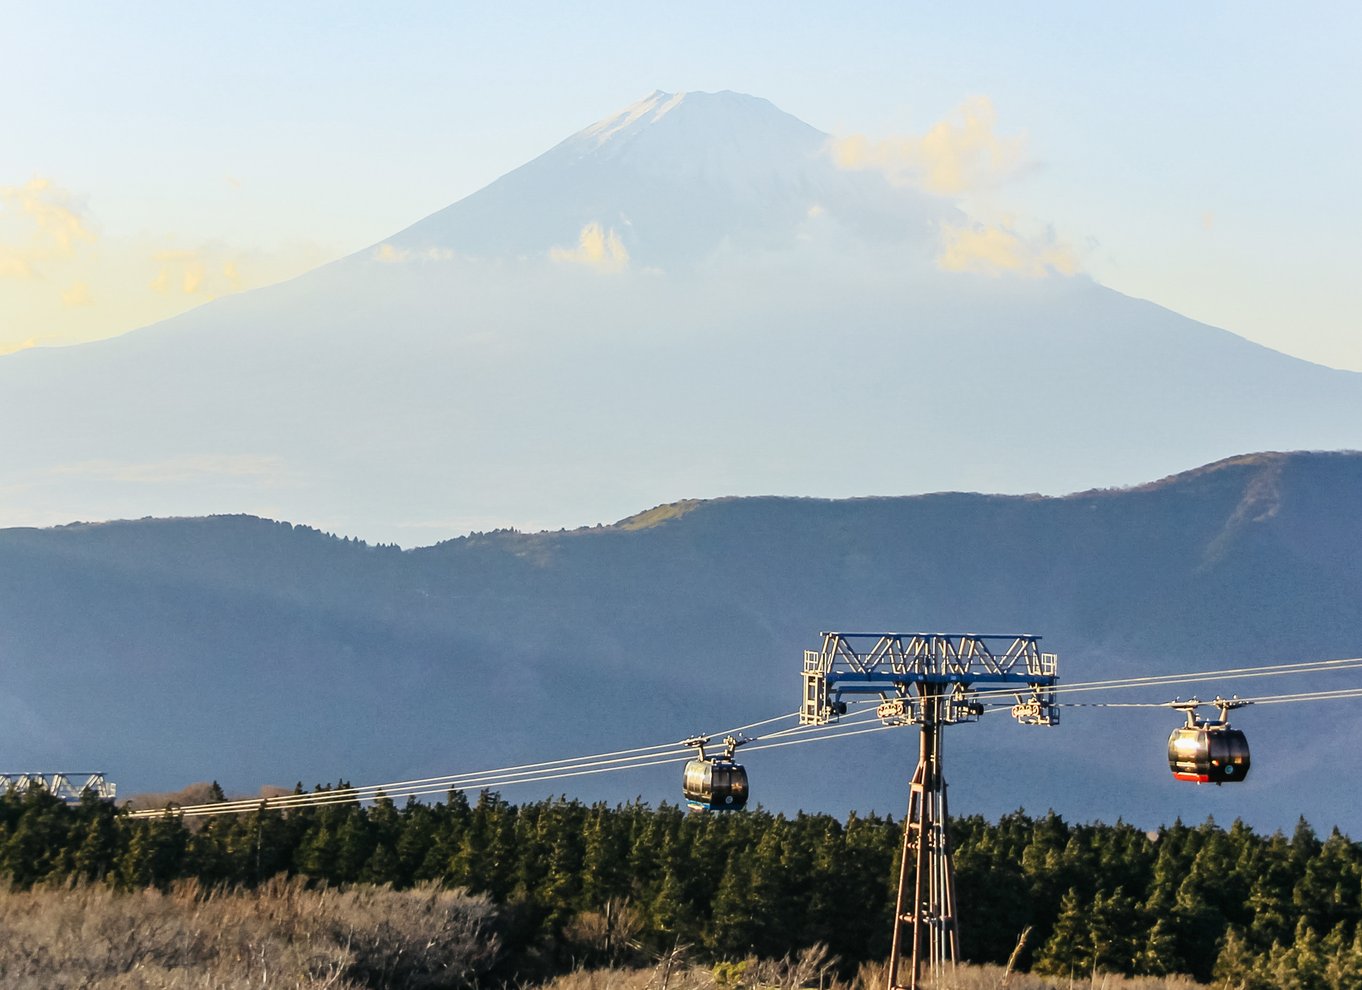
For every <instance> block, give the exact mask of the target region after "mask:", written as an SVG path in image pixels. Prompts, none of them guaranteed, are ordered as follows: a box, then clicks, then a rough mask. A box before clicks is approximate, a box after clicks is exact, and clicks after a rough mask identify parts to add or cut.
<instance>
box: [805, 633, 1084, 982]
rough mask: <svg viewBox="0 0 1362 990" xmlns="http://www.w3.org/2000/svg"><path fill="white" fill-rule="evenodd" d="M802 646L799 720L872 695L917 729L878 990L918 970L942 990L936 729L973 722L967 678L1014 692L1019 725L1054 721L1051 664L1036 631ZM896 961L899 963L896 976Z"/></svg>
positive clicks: (949, 918)
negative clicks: (884, 975)
mask: <svg viewBox="0 0 1362 990" xmlns="http://www.w3.org/2000/svg"><path fill="white" fill-rule="evenodd" d="M822 636H823V644H822V647H821V648H820V649H818V650H806V651H805V652H804V700H803V705H802V707H801V709H800V714H799V720H800V723H801V724H804V725H827V724H830V723H835V722H836V721H837V720H838V719H840V718H841V717H842V716H843V715H844V714H846V712H847V707H848V701H847V696H852V695H878V696H879V698H880V703H879V705H878V706H877V708H876V715H877V716H878V717H879V718H880V719H881V720H883V721H884V722H885V724H886V725H890V726H892V725H917V726H918V727H919V733H918V761H917V767H916V769H915V770H914V771H913V777H912V780H911V781H910V783H909V786H908V813H907V815H906V816H905V819H904V827H903V852H902V856H901V857H900V866H899V889H898V897H897V900H896V902H895V907H894V931H893V940H892V945H891V948H890V953H889V974H888V987H887V990H919V988H920V987H922V986H923V984H924V980H923V977H924V970H925V971H926V973H927V974H929V982H930V984H931V985H932V986H941V985H943V981H944V980H945V979H946V978H947V977H948V974H949V973H950V972H952V971H953V970H954V968H955V964H956V961H957V960H958V959H959V956H960V922H959V917H958V916H957V914H956V906H955V904H956V902H955V870H954V864H953V861H952V858H951V848H950V836H949V834H948V832H947V819H948V812H947V806H946V777H945V774H944V773H943V771H942V750H941V733H942V730H943V729H944V728H945V727H946V726H947V725H954V724H957V723H960V722H974V721H977V720H978V718H979V716H980V714H982V712H983V710H984V708H983V705H982V704H980V703H979V702H978V701H977V700H976V699H975V697H974V686H975V685H976V684H987V685H995V686H997V688H998V689H999V690H1006V691H1009V692H1011V693H1012V694H1013V696H1014V699H1015V703H1014V704H1013V705H1012V715H1013V717H1014V718H1016V719H1017V721H1018V722H1020V723H1022V724H1023V725H1055V724H1057V723H1058V721H1059V711H1058V709H1056V708H1055V705H1054V701H1055V685H1056V683H1057V682H1058V680H1059V660H1058V657H1057V656H1056V655H1055V654H1053V653H1042V652H1041V651H1040V637H1039V636H1031V635H980V634H977V633H964V634H959V633H867V632H854V633H840V632H825V633H823V634H822ZM905 957H906V961H907V963H908V965H907V967H906V975H905V966H904V962H905Z"/></svg>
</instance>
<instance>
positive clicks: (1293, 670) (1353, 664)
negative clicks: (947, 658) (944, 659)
mask: <svg viewBox="0 0 1362 990" xmlns="http://www.w3.org/2000/svg"><path fill="white" fill-rule="evenodd" d="M1358 667H1362V657H1348V658H1344V659H1338V660H1308V661H1305V662H1303V663H1289V664H1267V665H1263V666H1257V667H1230V668H1225V669H1223V670H1207V671H1201V672H1191V673H1180V674H1151V675H1149V676H1147V677H1117V678H1112V679H1110V680H1105V681H1082V682H1079V683H1077V684H1065V685H1064V686H1063V687H1062V688H1060V689H1059V690H1062V691H1063V692H1064V693H1065V694H1080V693H1085V692H1090V691H1107V690H1119V689H1125V688H1143V687H1161V686H1172V685H1179V684H1197V683H1201V682H1203V681H1224V680H1243V679H1248V678H1254V677H1282V676H1289V675H1291V674H1315V673H1324V672H1328V671H1334V670H1353V669H1356V668H1358ZM1014 693H1015V689H1009V688H990V689H988V690H983V691H976V692H974V696H975V697H976V698H979V699H981V700H983V699H987V698H988V697H990V696H998V695H1004V694H1007V695H1010V694H1014Z"/></svg>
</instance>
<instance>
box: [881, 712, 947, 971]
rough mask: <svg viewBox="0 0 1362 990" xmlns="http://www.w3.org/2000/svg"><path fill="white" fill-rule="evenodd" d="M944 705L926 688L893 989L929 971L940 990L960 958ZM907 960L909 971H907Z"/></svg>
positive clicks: (897, 911)
mask: <svg viewBox="0 0 1362 990" xmlns="http://www.w3.org/2000/svg"><path fill="white" fill-rule="evenodd" d="M924 687H925V686H924ZM939 705H940V698H939V696H937V695H935V694H927V693H926V691H925V690H924V692H923V696H922V712H923V720H922V725H921V733H920V737H919V738H920V744H919V752H918V763H917V769H916V770H915V771H914V773H913V779H912V782H911V783H910V785H909V788H908V814H907V817H906V818H905V820H904V823H903V855H902V857H901V862H900V867H899V891H898V898H897V901H896V903H895V907H894V937H893V942H892V947H891V949H890V955H889V980H888V990H919V988H920V987H922V986H923V985H924V982H923V980H924V972H923V971H924V969H926V970H927V972H928V973H929V974H930V977H931V981H932V983H933V984H934V985H935V986H936V987H938V988H939V987H940V986H941V978H942V977H943V976H944V975H945V974H946V973H947V972H948V971H949V970H951V969H953V968H954V966H955V962H956V959H957V958H958V957H959V948H960V932H959V926H958V923H957V921H956V917H955V871H954V867H953V864H952V860H951V851H950V842H949V838H948V836H947V833H946V814H947V812H946V780H945V777H944V776H943V775H942V773H941V728H942V726H941V722H940V719H939V714H940V708H939ZM905 956H907V957H908V958H907V959H906V960H905V959H904V957H905ZM905 962H907V963H908V966H907V972H906V974H905V973H902V972H901V971H902V970H903V969H904V963H905ZM905 975H906V977H907V981H906V982H905V981H904V976H905Z"/></svg>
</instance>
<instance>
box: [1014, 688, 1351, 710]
mask: <svg viewBox="0 0 1362 990" xmlns="http://www.w3.org/2000/svg"><path fill="white" fill-rule="evenodd" d="M1352 698H1362V687H1351V688H1337V689H1336V690H1333V691H1303V692H1301V693H1299V694H1265V695H1260V696H1258V697H1256V698H1240V697H1239V696H1238V695H1235V697H1234V699H1233V700H1234V701H1237V702H1241V703H1242V704H1245V705H1285V704H1295V703H1298V702H1305V701H1309V702H1315V701H1346V700H1348V699H1352ZM1177 704H1178V702H1176V701H1061V702H1057V703H1056V707H1057V708H1174V707H1176V706H1177ZM987 707H989V708H1006V707H1008V706H1007V705H1003V704H998V703H993V704H989V705H988V706H987Z"/></svg>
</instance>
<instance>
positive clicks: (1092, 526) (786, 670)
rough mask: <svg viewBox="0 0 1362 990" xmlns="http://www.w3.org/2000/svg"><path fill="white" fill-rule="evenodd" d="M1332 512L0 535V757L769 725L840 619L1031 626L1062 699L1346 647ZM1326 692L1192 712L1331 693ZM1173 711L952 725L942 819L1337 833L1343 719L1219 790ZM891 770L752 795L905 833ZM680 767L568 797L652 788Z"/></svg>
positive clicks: (1024, 500)
mask: <svg viewBox="0 0 1362 990" xmlns="http://www.w3.org/2000/svg"><path fill="white" fill-rule="evenodd" d="M1359 500H1362V454H1358V453H1275V454H1257V455H1251V456H1244V457H1236V458H1231V459H1229V460H1226V461H1222V462H1219V463H1217V464H1213V465H1209V466H1207V467H1204V468H1201V469H1198V470H1195V471H1190V472H1185V473H1183V474H1180V475H1175V476H1172V477H1169V478H1165V479H1162V480H1161V481H1159V482H1156V483H1152V484H1149V485H1143V486H1140V487H1137V488H1131V489H1122V490H1105V491H1090V492H1082V493H1077V494H1072V495H1068V496H1063V497H1049V496H1039V495H1030V496H993V495H978V494H967V493H941V494H935V495H923V496H914V497H902V498H860V499H849V500H822V499H783V498H732V499H720V500H713V501H699V502H687V503H679V504H676V505H672V506H662V507H658V508H655V509H653V510H649V511H648V512H645V513H641V514H639V515H636V516H632V517H628V518H625V519H622V520H620V521H619V522H617V523H615V524H613V525H610V526H598V527H592V528H582V529H577V530H570V531H568V530H565V531H561V532H537V533H519V532H515V531H510V530H501V531H495V532H489V533H475V534H470V535H468V536H464V537H460V538H458V539H453V540H449V541H446V542H443V543H440V544H437V545H434V546H430V547H426V548H422V549H419V550H410V551H402V550H399V549H398V548H396V547H392V546H370V545H367V544H363V543H361V542H358V541H354V540H345V539H338V538H335V537H332V536H329V535H326V534H323V533H321V532H319V531H317V530H314V529H310V528H308V527H303V526H292V525H289V524H287V523H279V522H271V521H268V520H263V519H258V518H253V517H247V516H219V517H209V518H190V519H168V520H155V519H146V520H140V521H127V522H117V523H106V524H74V525H69V526H62V527H57V528H52V529H9V530H0V663H3V671H4V679H5V690H4V692H3V693H2V694H0V752H3V753H4V754H5V762H7V763H9V764H11V766H13V767H15V768H33V769H42V768H49V769H51V768H55V769H60V768H62V767H63V766H75V765H76V764H80V765H81V766H93V765H98V766H99V767H100V768H102V769H104V770H106V771H108V772H109V773H110V774H111V776H112V777H113V778H114V779H116V780H118V782H119V783H120V785H121V786H122V787H124V789H125V790H127V791H128V792H132V791H136V790H149V789H157V790H169V789H173V788H175V787H178V786H182V785H183V784H184V783H186V782H188V781H190V780H201V779H206V778H210V777H212V778H216V779H218V780H220V781H221V782H222V783H223V785H224V786H225V787H227V788H228V789H230V790H236V791H251V790H254V789H256V788H257V787H258V786H259V785H260V784H262V783H272V784H282V785H285V786H288V785H291V784H292V783H293V782H294V781H296V780H301V781H302V782H303V783H304V784H305V785H311V784H313V783H318V782H324V781H330V780H336V779H339V778H341V777H344V778H345V779H348V780H352V781H355V782H357V783H366V782H374V783H377V782H381V781H384V780H398V779H404V778H409V777H418V776H429V775H431V774H437V773H445V772H455V771H462V770H471V769H479V768H484V767H496V766H507V765H511V764H517V763H521V762H530V761H533V760H536V759H546V758H558V757H563V756H572V755H576V754H581V753H591V752H600V751H606V750H614V749H619V748H620V747H622V746H631V745H637V744H645V743H657V742H666V741H668V740H669V739H673V738H675V739H680V738H682V737H684V736H686V735H688V734H690V733H692V732H695V731H703V730H712V729H718V728H723V727H725V726H731V725H738V724H744V723H747V722H751V721H754V720H756V719H759V718H765V717H769V716H772V715H776V714H779V713H781V712H788V711H793V710H794V708H795V707H796V706H797V704H798V700H799V694H798V692H799V687H798V681H799V671H800V660H801V656H802V650H804V649H805V648H809V647H812V646H815V645H816V643H817V637H818V633H819V632H820V631H822V630H825V629H838V628H840V629H853V628H854V629H894V630H901V631H911V630H924V631H934V630H946V631H968V630H980V629H983V630H988V631H1004V632H1006V631H1016V632H1027V633H1037V634H1041V635H1043V636H1044V637H1045V645H1046V647H1047V648H1048V649H1053V650H1056V651H1057V652H1058V653H1059V655H1060V658H1061V674H1062V678H1063V679H1064V680H1066V681H1068V682H1078V681H1089V680H1094V679H1103V678H1109V677H1117V676H1127V675H1132V674H1148V673H1160V672H1181V671H1189V670H1198V669H1212V668H1222V667H1228V666H1243V665H1247V664H1253V663H1266V662H1274V661H1290V660H1307V659H1318V658H1331V657H1345V656H1347V657H1351V656H1359V655H1362V566H1359V562H1358V550H1359V548H1362V517H1360V516H1359V514H1358V513H1357V512H1356V506H1357V505H1358V504H1359ZM1321 676H1327V677H1328V678H1331V679H1330V680H1329V683H1328V684H1323V683H1322V682H1321V680H1320V679H1319V678H1309V679H1294V680H1285V681H1281V682H1279V681H1275V680H1274V681H1271V682H1247V683H1246V684H1243V685H1240V684H1231V685H1226V684H1215V685H1209V686H1207V687H1206V689H1205V690H1204V691H1203V693H1214V692H1215V691H1216V690H1222V691H1223V690H1237V691H1239V692H1240V693H1241V694H1245V693H1255V692H1258V691H1260V690H1261V691H1262V692H1263V693H1280V692H1284V691H1288V690H1291V691H1295V690H1306V689H1311V688H1318V687H1321V686H1323V687H1336V686H1338V687H1341V686H1346V685H1347V683H1348V678H1349V677H1350V675H1348V674H1336V675H1321ZM1195 690H1196V688H1194V687H1180V688H1173V689H1168V692H1167V693H1166V694H1153V695H1151V694H1149V693H1148V692H1141V693H1139V695H1138V697H1130V698H1128V699H1127V698H1124V697H1123V698H1118V699H1115V700H1138V701H1167V700H1171V695H1172V693H1173V692H1177V693H1180V694H1181V695H1182V696H1184V697H1185V696H1187V695H1189V694H1191V693H1193V692H1194V691H1195ZM1075 700H1085V699H1081V698H1076V699H1075ZM1174 721H1175V720H1174V719H1170V717H1169V713H1167V712H1159V711H1149V710H1140V709H1094V708H1074V709H1066V710H1065V712H1064V723H1063V724H1062V725H1061V726H1059V727H1058V728H1056V729H1054V730H1036V729H1026V728H1022V727H1018V726H1015V725H1012V724H1010V722H1009V721H1008V720H1006V718H1005V717H1004V716H1000V715H991V716H989V718H987V719H985V720H984V722H982V723H981V724H979V725H977V726H969V727H960V728H958V729H952V730H951V732H949V733H948V734H947V746H948V754H949V755H948V764H947V768H948V777H949V779H950V780H951V782H952V784H953V785H954V788H953V795H954V799H953V802H952V808H953V810H956V811H958V812H966V811H969V812H974V811H978V812H981V813H985V814H998V813H1002V812H1005V811H1008V810H1011V809H1014V808H1016V807H1018V806H1025V807H1027V808H1029V809H1032V810H1039V809H1042V808H1044V807H1054V808H1055V809H1057V810H1059V811H1060V812H1061V813H1063V814H1065V815H1067V816H1069V817H1074V818H1079V819H1085V818H1101V819H1104V820H1109V821H1110V820H1116V819H1117V818H1124V819H1126V820H1128V821H1135V822H1136V823H1141V824H1156V823H1158V822H1161V821H1169V820H1171V819H1172V818H1174V817H1175V816H1178V815H1182V816H1183V817H1185V818H1188V819H1190V820H1201V819H1203V818H1204V817H1205V816H1206V814H1208V813H1213V814H1214V815H1215V816H1216V817H1217V819H1219V820H1230V819H1233V818H1235V817H1240V816H1242V817H1244V818H1245V819H1247V820H1249V821H1250V822H1252V823H1254V824H1256V825H1259V826H1264V827H1275V826H1279V825H1289V824H1290V823H1292V822H1294V821H1295V819H1296V817H1297V816H1298V815H1301V814H1305V815H1306V816H1307V817H1308V818H1309V819H1310V820H1311V821H1314V822H1316V823H1318V824H1321V825H1327V824H1333V823H1337V824H1339V825H1340V826H1342V827H1344V828H1348V829H1351V830H1352V831H1357V830H1358V829H1359V826H1360V825H1362V821H1360V820H1359V818H1358V814H1359V812H1358V809H1357V807H1356V805H1355V802H1353V801H1352V800H1351V797H1350V794H1351V791H1350V790H1349V789H1347V788H1340V787H1338V786H1337V781H1338V774H1339V772H1340V770H1339V762H1338V759H1337V755H1338V753H1339V752H1350V751H1351V747H1352V745H1353V740H1354V739H1355V738H1356V735H1357V733H1358V731H1359V730H1360V729H1362V718H1360V717H1359V716H1358V715H1357V714H1356V710H1355V708H1354V707H1352V706H1350V705H1346V704H1343V703H1336V706H1335V707H1327V708H1325V707H1320V708H1316V709H1313V710H1312V709H1305V708H1302V706H1297V705H1277V706H1262V707H1259V708H1250V709H1248V710H1247V711H1245V712H1243V713H1239V718H1238V720H1237V722H1238V724H1241V725H1242V726H1243V727H1244V728H1245V729H1246V730H1247V731H1248V732H1249V735H1250V739H1251V741H1252V745H1253V747H1254V765H1253V776H1252V778H1251V779H1250V780H1249V781H1247V782H1246V783H1244V784H1243V785H1241V786H1232V787H1225V788H1209V787H1202V788H1197V787H1191V786H1187V785H1179V784H1176V783H1174V782H1173V781H1172V779H1171V778H1170V777H1169V775H1168V772H1167V768H1166V762H1165V758H1164V753H1163V745H1164V739H1165V737H1166V734H1167V731H1168V730H1169V729H1170V728H1171V727H1172V723H1173V722H1174ZM1303 724H1308V725H1309V727H1310V729H1309V736H1308V742H1306V741H1303V739H1302V732H1301V730H1300V728H1299V727H1300V726H1301V725H1303ZM909 731H911V730H909ZM914 752H915V741H914V740H913V739H911V738H910V736H909V734H908V732H904V733H895V732H890V733H881V734H879V735H875V736H871V737H867V738H865V739H862V740H850V741H847V742H844V743H837V744H829V745H827V746H822V745H810V746H806V747H797V748H792V749H788V750H774V751H771V752H770V753H768V754H758V755H755V756H754V757H753V759H752V760H751V761H750V768H751V770H752V772H753V779H754V786H755V789H756V798H757V800H760V801H761V802H763V803H764V804H766V805H767V806H768V807H774V808H778V809H782V810H787V811H792V810H794V809H796V808H806V809H808V810H831V811H845V810H846V809H848V808H853V807H854V808H860V809H862V810H865V809H868V808H871V807H873V808H876V809H878V810H881V811H887V812H891V813H894V814H898V813H900V811H901V808H900V805H901V804H902V802H903V795H902V791H903V780H904V779H905V778H904V775H905V774H906V773H907V772H908V771H909V769H910V766H909V764H910V763H911V760H912V758H913V753H914ZM673 769H674V768H669V767H662V768H655V769H652V770H643V771H639V772H637V773H631V774H628V775H619V776H612V777H609V778H585V779H583V780H582V781H580V782H574V783H572V784H571V788H572V792H573V793H575V794H578V795H581V796H583V797H586V798H596V797H603V798H609V799H621V798H626V797H630V796H633V795H636V794H644V795H646V796H647V797H648V798H649V799H652V800H662V799H674V798H675V797H676V790H677V788H676V781H675V780H674V779H673V777H674V773H673ZM564 786H565V787H566V786H568V785H564ZM512 796H513V797H515V796H518V795H514V794H513V795H512Z"/></svg>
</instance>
